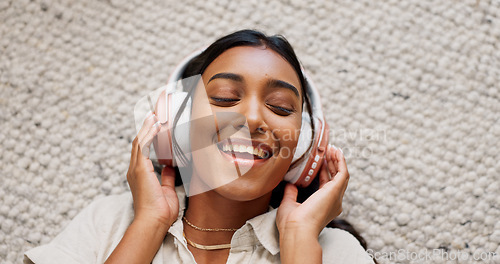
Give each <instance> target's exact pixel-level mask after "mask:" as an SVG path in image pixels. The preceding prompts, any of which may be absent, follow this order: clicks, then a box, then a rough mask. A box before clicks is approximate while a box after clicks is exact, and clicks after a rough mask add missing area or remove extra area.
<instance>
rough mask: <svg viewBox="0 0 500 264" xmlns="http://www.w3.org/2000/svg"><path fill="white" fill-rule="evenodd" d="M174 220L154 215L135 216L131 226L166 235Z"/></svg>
mask: <svg viewBox="0 0 500 264" xmlns="http://www.w3.org/2000/svg"><path fill="white" fill-rule="evenodd" d="M172 224H173V222H172V223H171V222H170V221H165V220H161V219H157V218H153V217H135V218H134V220H133V221H132V224H131V226H132V225H133V226H134V227H136V228H138V229H139V230H143V231H144V232H154V233H157V234H160V235H163V236H164V235H166V234H167V232H168V230H169V229H170V226H172Z"/></svg>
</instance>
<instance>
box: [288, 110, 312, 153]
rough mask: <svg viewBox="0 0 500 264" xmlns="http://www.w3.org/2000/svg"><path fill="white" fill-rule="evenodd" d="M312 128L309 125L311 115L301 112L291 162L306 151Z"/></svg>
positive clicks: (310, 139)
mask: <svg viewBox="0 0 500 264" xmlns="http://www.w3.org/2000/svg"><path fill="white" fill-rule="evenodd" d="M312 133H313V130H312V126H311V117H310V116H309V113H307V112H303V113H302V125H301V127H300V135H299V139H298V141H297V146H296V147H295V153H294V154H293V160H292V162H295V161H297V160H298V159H300V158H301V157H302V156H303V155H304V154H305V153H306V151H307V149H308V148H309V146H310V145H311V143H312V136H313V134H312Z"/></svg>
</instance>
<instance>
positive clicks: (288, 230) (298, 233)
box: [279, 222, 321, 239]
mask: <svg viewBox="0 0 500 264" xmlns="http://www.w3.org/2000/svg"><path fill="white" fill-rule="evenodd" d="M320 232H321V229H318V228H316V227H315V226H312V225H310V224H301V223H297V222H290V223H287V224H286V225H285V226H284V227H283V228H282V229H281V230H279V233H280V239H281V238H284V237H285V236H287V237H304V238H307V237H309V236H310V237H312V238H316V239H317V238H318V236H319V233H320Z"/></svg>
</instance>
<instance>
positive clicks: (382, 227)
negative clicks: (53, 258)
mask: <svg viewBox="0 0 500 264" xmlns="http://www.w3.org/2000/svg"><path fill="white" fill-rule="evenodd" d="M242 28H256V29H261V30H264V31H265V32H266V33H268V34H275V33H281V34H283V35H285V36H286V37H287V38H288V39H289V41H290V42H291V43H292V45H293V46H294V47H295V48H296V50H297V53H298V55H299V58H300V59H301V61H302V63H303V64H304V66H305V68H306V70H307V71H308V72H309V74H310V75H311V77H312V79H313V80H314V81H315V83H316V84H317V86H318V88H319V89H320V92H321V93H322V102H323V106H324V109H325V111H326V115H327V119H328V122H329V124H330V127H331V128H332V130H333V131H332V133H331V138H332V142H333V143H334V144H336V145H337V146H341V147H343V148H344V152H345V153H346V155H347V157H348V165H349V169H350V173H351V181H350V185H349V188H348V191H347V194H346V199H345V211H344V213H343V217H345V218H347V219H348V220H349V221H351V222H352V223H353V224H354V225H355V226H356V227H357V228H358V229H359V230H360V231H361V232H362V234H363V235H364V236H365V238H366V240H367V241H368V244H369V248H370V252H372V253H373V254H374V255H375V256H377V259H378V260H379V261H380V262H381V263H397V262H399V263H447V262H449V263H475V262H477V263H495V262H496V263H500V247H499V244H500V222H499V219H500V200H499V199H500V176H499V175H500V162H499V161H500V155H499V153H500V151H499V149H500V140H499V138H500V122H499V118H500V1H498V0H481V1H476V0H466V1H452V0H441V1H430V0H429V1H427V0H422V1H420V0H419V1H417V0H415V1H412V0H401V1H400V0H390V1H383V0H382V1H373V0H362V1H318V2H307V1H299V0H291V1H282V2H277V1H266V2H264V1H255V0H254V1H244V2H242V3H241V4H238V3H236V1H228V0H218V1H184V2H183V3H181V2H180V1H179V2H174V1H160V0H157V1H142V0H135V1H125V0H123V1H115V0H108V1H105V0H103V1H96V0H85V1H83V0H82V1H70V0H61V1H56V0H53V1H51V0H41V1H40V0H35V1H29V0H10V1H9V0H0V124H1V129H0V142H1V152H0V172H1V175H0V186H1V189H0V228H1V229H0V262H2V263H19V262H21V260H22V253H23V252H24V251H25V250H27V249H29V248H32V247H34V246H37V245H40V244H43V243H48V242H49V241H50V240H51V239H52V238H53V237H54V236H55V235H56V234H58V232H60V231H61V229H62V228H63V227H64V226H65V225H66V224H68V222H69V221H70V220H71V219H72V217H74V216H75V215H76V214H77V213H78V212H79V211H80V210H81V209H82V208H83V207H85V206H86V205H87V204H89V203H90V202H91V201H92V200H93V199H94V198H96V197H97V196H102V195H109V194H118V193H122V192H125V191H127V188H128V187H127V183H126V171H127V168H128V161H129V156H130V149H131V143H130V142H131V140H132V139H133V138H134V137H135V128H134V117H133V108H134V105H135V102H136V101H137V100H138V99H139V98H141V96H143V95H145V94H146V93H147V92H148V91H151V90H153V89H155V88H158V87H159V86H161V85H163V84H165V82H166V81H167V78H168V76H169V73H170V72H171V71H172V69H173V67H174V65H175V64H176V63H177V62H179V61H180V60H181V59H182V58H183V57H184V56H186V55H187V54H189V53H190V52H191V51H193V50H195V49H197V48H199V47H201V46H203V45H206V44H209V43H210V42H212V41H213V40H215V39H216V38H217V37H220V36H222V35H224V34H227V33H230V32H232V31H235V30H238V29H242ZM431 258H432V260H431ZM453 258H455V259H453Z"/></svg>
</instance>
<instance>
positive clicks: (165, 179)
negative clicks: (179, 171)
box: [161, 166, 175, 189]
mask: <svg viewBox="0 0 500 264" xmlns="http://www.w3.org/2000/svg"><path fill="white" fill-rule="evenodd" d="M161 186H162V187H163V186H164V187H168V188H172V189H174V188H175V170H174V168H172V167H170V166H165V168H163V170H161Z"/></svg>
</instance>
